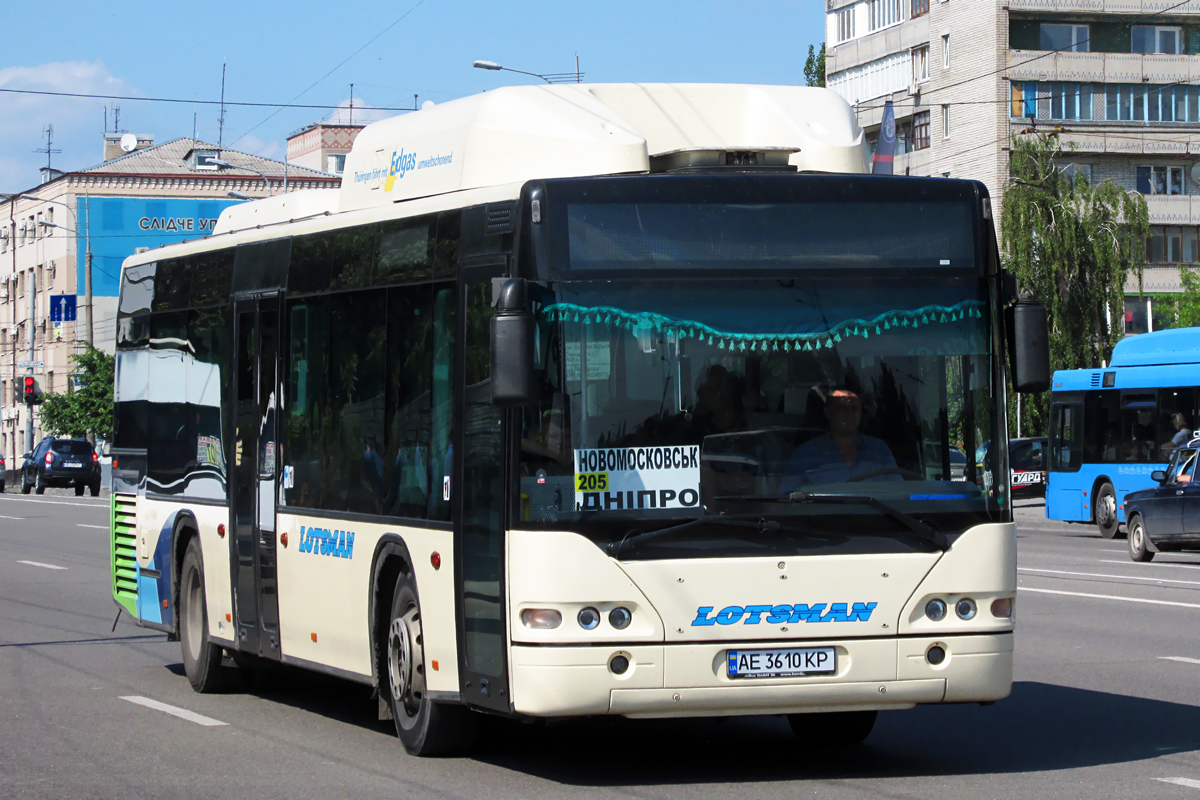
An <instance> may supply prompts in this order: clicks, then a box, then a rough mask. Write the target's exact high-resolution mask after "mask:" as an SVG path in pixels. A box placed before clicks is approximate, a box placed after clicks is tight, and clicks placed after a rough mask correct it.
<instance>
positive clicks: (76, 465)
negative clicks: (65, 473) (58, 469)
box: [63, 461, 83, 468]
mask: <svg viewBox="0 0 1200 800" xmlns="http://www.w3.org/2000/svg"><path fill="white" fill-rule="evenodd" d="M63 466H64V467H76V468H78V467H82V466H83V464H80V463H79V462H78V461H68V462H66V463H64V464H63Z"/></svg>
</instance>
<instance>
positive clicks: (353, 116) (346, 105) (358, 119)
mask: <svg viewBox="0 0 1200 800" xmlns="http://www.w3.org/2000/svg"><path fill="white" fill-rule="evenodd" d="M395 114H396V112H395V111H381V110H380V109H378V108H375V106H373V105H371V104H370V103H367V102H366V101H364V100H362V99H361V98H355V99H354V110H353V111H351V110H350V98H346V99H345V100H343V101H342V102H340V103H338V105H337V108H336V109H335V110H333V111H331V112H330V113H329V116H327V117H325V119H324V122H327V123H329V124H331V125H351V124H353V125H366V124H369V123H371V122H378V121H379V120H381V119H387V118H388V117H391V116H395Z"/></svg>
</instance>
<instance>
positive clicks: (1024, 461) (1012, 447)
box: [975, 436, 1050, 498]
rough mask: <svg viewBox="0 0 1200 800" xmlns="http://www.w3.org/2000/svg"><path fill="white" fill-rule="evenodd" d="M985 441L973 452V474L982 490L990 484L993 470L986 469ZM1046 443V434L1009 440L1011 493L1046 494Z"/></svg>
mask: <svg viewBox="0 0 1200 800" xmlns="http://www.w3.org/2000/svg"><path fill="white" fill-rule="evenodd" d="M989 444H990V443H989V442H984V443H983V444H981V445H980V446H979V448H978V449H976V451H975V468H976V474H977V475H979V476H980V477H979V480H980V481H981V482H982V483H981V485H982V486H983V488H984V489H991V487H992V473H991V471H990V470H989V469H988V463H989V462H988V460H987V453H988V445H989ZM1049 455H1050V450H1049V444H1048V440H1047V438H1046V437H1045V436H1033V437H1027V438H1022V439H1009V440H1008V470H1009V479H1010V484H1011V486H1012V496H1013V497H1014V498H1021V497H1045V496H1046V468H1047V464H1048V462H1049Z"/></svg>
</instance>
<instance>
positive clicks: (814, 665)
mask: <svg viewBox="0 0 1200 800" xmlns="http://www.w3.org/2000/svg"><path fill="white" fill-rule="evenodd" d="M836 671H837V656H836V655H835V654H834V649H833V648H832V647H789V648H786V649H779V650H730V651H729V677H731V678H791V677H795V676H797V675H819V674H821V673H829V672H836Z"/></svg>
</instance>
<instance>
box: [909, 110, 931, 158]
mask: <svg viewBox="0 0 1200 800" xmlns="http://www.w3.org/2000/svg"><path fill="white" fill-rule="evenodd" d="M927 147H929V112H928V111H921V112H919V113H916V114H913V118H912V149H913V150H924V149H925V148H927Z"/></svg>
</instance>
